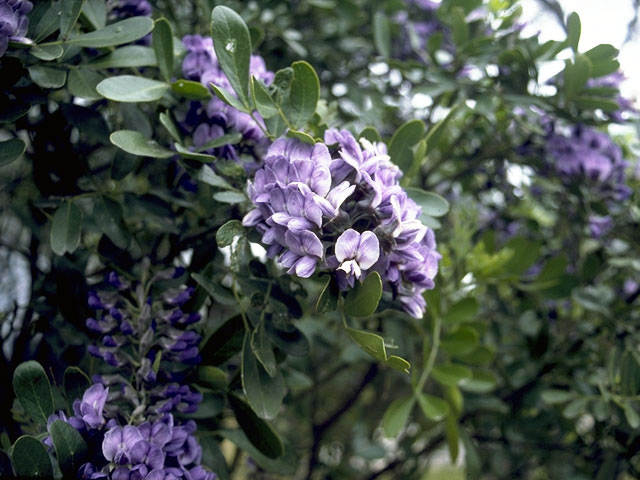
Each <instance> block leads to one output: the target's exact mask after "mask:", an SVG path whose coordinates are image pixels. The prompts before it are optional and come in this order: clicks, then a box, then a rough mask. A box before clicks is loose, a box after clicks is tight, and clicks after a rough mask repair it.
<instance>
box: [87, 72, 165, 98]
mask: <svg viewBox="0 0 640 480" xmlns="http://www.w3.org/2000/svg"><path fill="white" fill-rule="evenodd" d="M96 90H97V91H98V93H99V94H100V95H102V96H103V97H105V98H108V99H109V100H115V101H116V102H153V101H155V100H160V99H161V98H162V97H163V95H164V94H165V93H166V91H167V90H169V85H168V84H166V83H164V82H158V81H157V80H150V79H148V78H142V77H136V76H133V75H120V76H117V77H110V78H106V79H104V80H103V81H101V82H100V83H99V84H98V86H97V87H96Z"/></svg>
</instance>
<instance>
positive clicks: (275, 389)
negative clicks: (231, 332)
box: [241, 334, 286, 419]
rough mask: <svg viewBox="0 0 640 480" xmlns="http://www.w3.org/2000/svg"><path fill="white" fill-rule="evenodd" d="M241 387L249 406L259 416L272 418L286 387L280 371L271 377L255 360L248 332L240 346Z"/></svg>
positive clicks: (276, 412)
mask: <svg viewBox="0 0 640 480" xmlns="http://www.w3.org/2000/svg"><path fill="white" fill-rule="evenodd" d="M241 369H242V389H243V390H244V394H245V395H246V396H247V401H248V402H249V405H251V408H253V410H254V411H255V413H256V414H257V415H258V416H259V417H260V418H265V419H272V418H274V417H275V416H276V415H277V414H278V411H279V410H280V406H281V405H282V400H283V399H284V396H285V393H286V387H285V384H284V379H283V378H282V373H280V371H278V372H277V373H276V375H275V376H274V377H273V378H272V377H270V376H269V374H268V373H267V372H266V371H265V369H264V368H263V367H262V365H261V364H260V363H258V361H257V360H256V357H255V355H254V354H253V351H252V349H251V346H250V338H249V334H246V335H245V339H244V344H243V347H242V367H241Z"/></svg>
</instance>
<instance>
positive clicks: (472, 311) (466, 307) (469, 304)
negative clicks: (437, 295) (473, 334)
mask: <svg viewBox="0 0 640 480" xmlns="http://www.w3.org/2000/svg"><path fill="white" fill-rule="evenodd" d="M477 313H478V302H477V301H476V300H475V299H474V298H470V297H468V298H463V299H462V300H459V301H458V302H456V303H454V304H453V305H452V306H451V308H449V310H447V313H446V314H445V315H444V317H443V322H444V324H445V325H447V324H449V325H452V324H455V323H461V322H469V321H471V320H473V319H474V317H475V316H476V314H477Z"/></svg>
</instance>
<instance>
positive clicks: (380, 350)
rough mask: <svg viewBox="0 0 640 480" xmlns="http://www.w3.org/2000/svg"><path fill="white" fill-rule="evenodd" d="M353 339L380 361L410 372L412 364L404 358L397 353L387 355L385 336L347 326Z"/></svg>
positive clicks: (396, 368)
mask: <svg viewBox="0 0 640 480" xmlns="http://www.w3.org/2000/svg"><path fill="white" fill-rule="evenodd" d="M345 328H346V330H347V333H348V334H349V336H350V337H351V339H352V340H353V341H354V342H356V343H357V344H358V345H360V347H361V348H362V349H363V350H364V351H365V352H367V353H368V354H369V355H371V356H372V357H373V358H375V359H376V360H378V361H379V362H382V363H384V364H385V365H388V366H389V367H391V368H393V369H395V370H399V371H401V372H404V373H407V374H408V373H409V369H410V368H411V364H410V363H409V362H407V361H406V360H405V359H404V358H402V357H398V356H396V355H391V356H388V355H387V348H386V346H385V344H384V338H382V337H381V336H380V335H376V334H375V333H371V332H365V331H364V330H356V329H355V328H351V327H345Z"/></svg>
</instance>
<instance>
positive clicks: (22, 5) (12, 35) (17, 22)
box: [0, 0, 33, 57]
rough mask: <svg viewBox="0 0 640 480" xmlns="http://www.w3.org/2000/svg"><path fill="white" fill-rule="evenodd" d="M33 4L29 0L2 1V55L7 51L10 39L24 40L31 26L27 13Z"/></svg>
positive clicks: (0, 52)
mask: <svg viewBox="0 0 640 480" xmlns="http://www.w3.org/2000/svg"><path fill="white" fill-rule="evenodd" d="M32 8H33V4H32V3H31V2H29V1H27V0H3V1H2V2H0V57H2V56H3V55H4V53H5V52H6V51H7V47H8V45H9V40H17V41H24V38H23V37H24V36H25V35H26V34H27V29H28V28H29V17H27V14H28V13H29V12H30V11H31V9H32Z"/></svg>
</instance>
